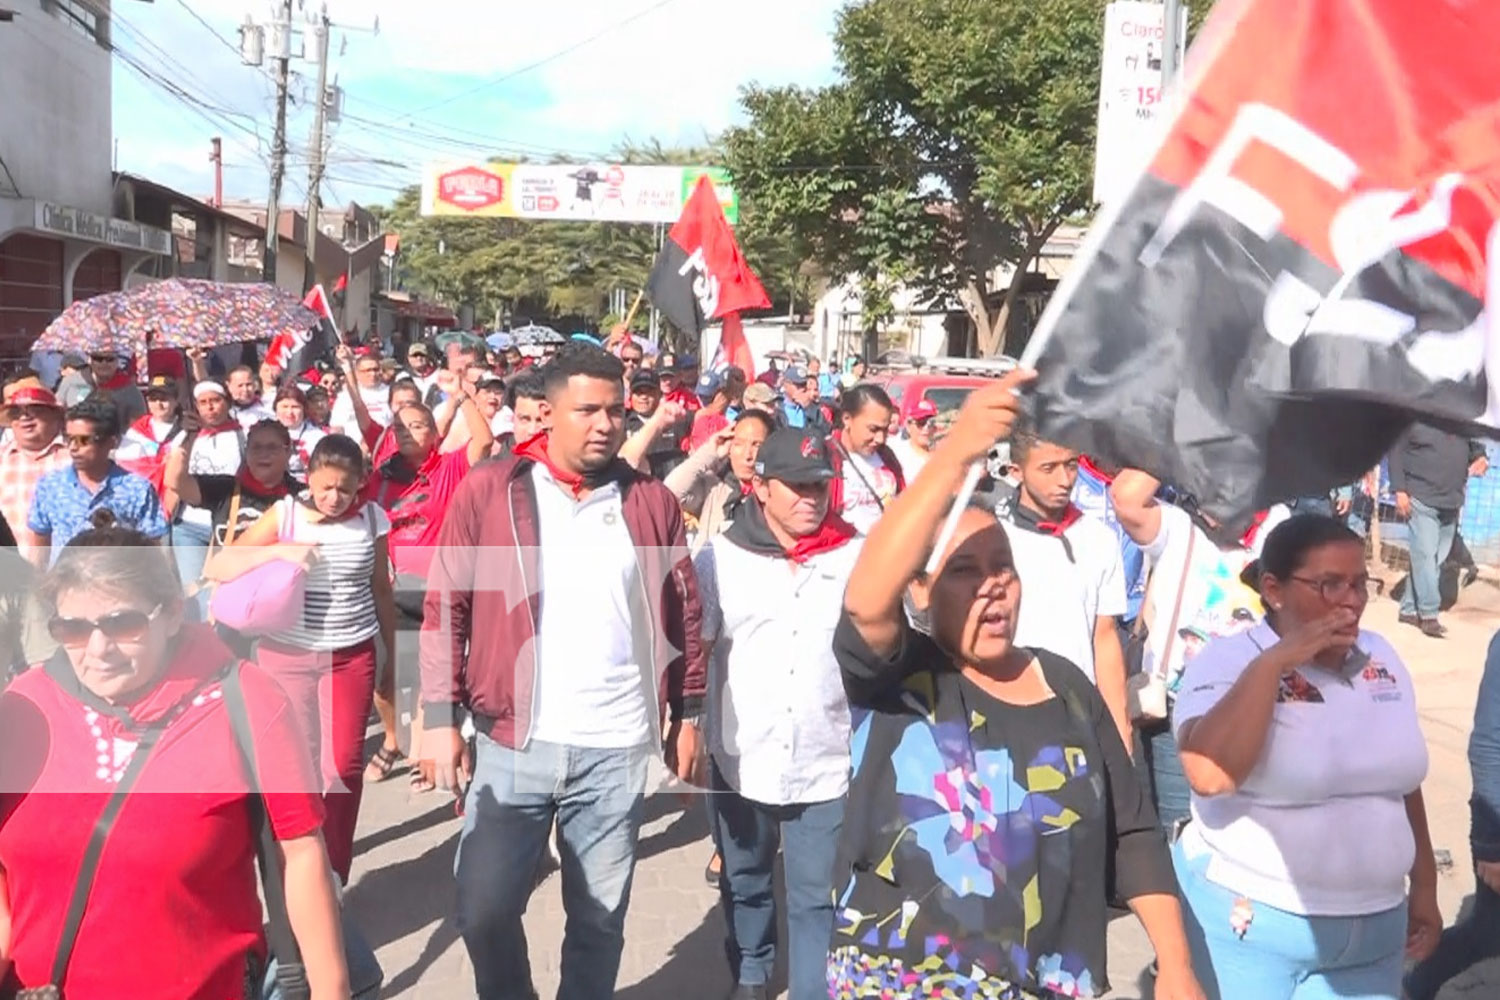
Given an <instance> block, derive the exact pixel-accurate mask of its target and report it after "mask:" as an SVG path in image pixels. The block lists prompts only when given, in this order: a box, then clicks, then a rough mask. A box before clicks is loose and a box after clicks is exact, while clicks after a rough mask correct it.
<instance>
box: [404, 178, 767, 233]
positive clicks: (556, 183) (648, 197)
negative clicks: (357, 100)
mask: <svg viewBox="0 0 1500 1000" xmlns="http://www.w3.org/2000/svg"><path fill="white" fill-rule="evenodd" d="M703 174H707V175H708V176H709V178H710V179H711V180H712V181H713V183H714V189H715V190H716V191H717V192H718V195H719V201H720V203H721V204H723V206H724V215H725V216H726V217H727V218H728V219H729V221H730V223H734V222H736V221H738V219H739V200H738V199H737V198H736V197H735V194H734V187H733V185H732V184H731V183H730V180H729V172H728V171H726V170H724V169H722V168H720V167H674V166H628V165H621V164H607V163H581V164H580V163H550V164H540V163H466V164H453V165H448V166H439V167H429V168H428V169H427V171H426V172H425V174H424V176H423V178H422V214H423V215H446V216H471V217H478V218H510V219H539V220H546V219H555V220H561V221H570V222H588V221H594V222H659V223H663V224H668V225H669V224H671V223H674V222H676V221H677V219H678V217H679V216H681V215H682V206H683V205H684V204H686V202H687V199H688V196H689V195H691V194H692V193H693V186H694V185H695V184H696V183H697V182H698V178H699V177H700V176H702V175H703Z"/></svg>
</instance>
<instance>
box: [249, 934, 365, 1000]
mask: <svg viewBox="0 0 1500 1000" xmlns="http://www.w3.org/2000/svg"><path fill="white" fill-rule="evenodd" d="M343 928H344V961H345V962H346V963H347V964H348V967H349V992H350V995H351V996H352V997H353V1000H377V998H378V997H379V996H380V987H381V986H382V985H383V984H384V983H385V970H384V969H382V968H381V967H380V960H379V959H378V958H376V957H375V950H374V949H373V948H371V947H370V942H369V941H368V940H366V938H365V935H364V932H363V931H361V930H360V929H359V927H358V925H356V924H355V923H354V922H353V921H351V920H350V919H349V915H348V914H347V913H344V914H343ZM261 997H262V998H263V1000H283V998H282V993H281V986H280V984H278V983H277V982H276V960H275V958H272V959H271V962H270V964H269V965H268V967H267V968H266V977H265V985H264V987H263V989H262V991H261Z"/></svg>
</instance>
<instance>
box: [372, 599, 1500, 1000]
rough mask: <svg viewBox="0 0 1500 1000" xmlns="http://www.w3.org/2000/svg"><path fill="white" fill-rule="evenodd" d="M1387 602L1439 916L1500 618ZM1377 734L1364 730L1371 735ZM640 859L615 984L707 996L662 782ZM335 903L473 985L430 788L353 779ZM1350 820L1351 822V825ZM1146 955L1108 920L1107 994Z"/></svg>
mask: <svg viewBox="0 0 1500 1000" xmlns="http://www.w3.org/2000/svg"><path fill="white" fill-rule="evenodd" d="M1395 618H1396V611H1395V605H1394V604H1393V603H1391V602H1390V601H1389V600H1381V599H1377V600H1375V601H1373V602H1372V603H1371V606H1370V612H1369V614H1368V616H1367V618H1366V625H1367V627H1371V628H1374V629H1376V630H1378V631H1381V632H1382V633H1383V634H1385V635H1386V636H1388V637H1389V638H1390V639H1391V640H1392V641H1393V642H1394V643H1395V644H1396V646H1397V648H1398V649H1399V650H1400V651H1401V653H1402V655H1403V656H1404V657H1405V658H1406V661H1407V663H1408V665H1409V666H1410V668H1411V670H1412V672H1413V674H1414V675H1415V677H1416V684H1417V691H1418V696H1419V698H1420V705H1421V709H1422V717H1423V723H1424V728H1425V730H1426V733H1427V739H1428V745H1429V747H1430V749H1431V760H1432V764H1431V772H1430V775H1429V778H1428V781H1427V785H1426V795H1427V807H1428V810H1429V813H1430V815H1431V820H1432V828H1433V839H1434V841H1435V842H1436V846H1437V847H1438V849H1439V850H1447V851H1449V852H1450V853H1451V855H1452V858H1453V865H1452V867H1451V868H1450V869H1449V870H1448V871H1447V872H1446V873H1444V875H1443V876H1442V879H1441V883H1440V896H1439V898H1440V901H1441V903H1442V906H1443V913H1444V915H1445V916H1446V917H1447V918H1448V919H1449V920H1450V921H1451V920H1452V919H1453V917H1454V916H1455V915H1456V914H1457V913H1458V912H1459V910H1460V908H1461V907H1462V906H1463V905H1464V903H1465V901H1466V900H1467V898H1468V896H1469V895H1470V892H1471V889H1472V884H1473V877H1472V874H1471V873H1470V860H1469V849H1468V823H1469V812H1468V797H1469V772H1468V765H1467V761H1466V758H1465V752H1466V743H1467V739H1468V734H1469V726H1470V719H1471V716H1472V713H1473V704H1474V695H1475V691H1476V689H1477V687H1478V683H1479V672H1480V667H1481V665H1482V662H1483V657H1484V651H1485V648H1486V647H1487V645H1488V643H1489V640H1490V636H1491V635H1492V634H1493V633H1494V631H1495V629H1496V627H1497V624H1500V590H1497V589H1495V588H1494V587H1493V586H1492V585H1490V584H1488V583H1485V582H1480V583H1477V584H1475V585H1474V586H1473V587H1471V588H1470V589H1469V591H1468V592H1467V593H1466V594H1465V596H1464V600H1463V602H1462V604H1461V606H1460V607H1459V608H1458V609H1456V610H1455V611H1454V612H1453V613H1452V614H1450V615H1449V616H1448V618H1447V623H1448V625H1449V627H1450V629H1451V635H1450V636H1449V638H1448V639H1447V640H1444V641H1434V640H1430V639H1427V638H1425V637H1424V636H1422V635H1420V634H1419V633H1417V632H1416V630H1414V629H1411V628H1403V627H1398V626H1397V624H1396V621H1395ZM1377 736H1378V734H1372V737H1377ZM646 812H647V822H646V825H645V828H644V830H643V831H642V837H641V840H642V842H641V850H640V857H641V861H640V864H639V865H638V866H637V868H636V880H635V890H634V896H633V900H632V905H631V908H630V916H629V920H628V923H627V926H626V945H625V956H624V963H623V965H622V968H621V970H620V979H619V990H618V992H617V996H618V997H620V998H622V1000H718V998H719V997H721V996H722V995H723V994H724V993H725V992H726V991H727V990H728V987H729V980H728V975H727V974H726V972H725V963H724V958H723V951H722V948H721V937H722V933H723V930H722V921H721V920H720V916H719V911H718V908H717V894H716V892H715V891H714V890H713V889H711V888H709V886H708V885H707V884H706V883H705V882H704V879H703V875H702V871H703V866H704V863H705V862H706V861H707V860H708V855H709V847H708V840H707V831H706V827H705V823H704V819H703V816H702V810H701V809H700V808H699V807H697V805H696V803H695V804H694V805H693V807H692V808H684V805H683V803H682V802H681V801H680V800H679V798H678V796H677V795H676V794H674V793H670V792H661V793H658V794H654V795H652V796H651V798H650V799H649V801H648V803H647V810H646ZM361 819H362V822H361V825H360V839H359V842H358V843H357V844H356V851H357V852H358V853H359V857H358V858H357V859H356V862H355V867H354V876H353V882H352V884H351V888H350V890H349V893H348V906H349V907H350V909H351V911H352V913H353V914H354V917H355V919H356V920H357V921H358V922H359V924H360V925H361V927H363V929H364V930H365V932H366V933H367V935H368V936H369V937H370V939H371V941H372V943H373V944H375V945H376V948H377V951H378V953H379V955H380V960H381V963H382V964H383V965H384V967H385V970H386V982H387V990H386V994H385V995H386V996H388V997H403V998H413V1000H416V998H423V1000H425V998H432V1000H463V998H466V997H472V996H473V995H474V987H473V979H472V976H471V973H470V970H469V966H468V958H467V955H466V954H465V952H464V948H463V944H462V942H460V941H459V940H458V935H457V931H456V930H455V928H454V926H453V922H452V913H453V877H452V869H453V855H454V849H455V847H456V845H457V842H458V820H457V819H456V818H455V817H454V814H453V810H452V806H451V804H450V803H449V802H448V801H447V800H445V799H444V798H442V797H440V796H438V795H425V796H419V797H416V798H413V797H412V796H411V795H410V794H409V793H408V792H407V788H406V783H405V781H404V780H399V779H393V780H392V781H391V782H389V783H387V784H384V785H378V786H375V787H372V788H370V789H368V790H367V791H366V795H365V804H364V810H363V815H362V817H361ZM1353 835H1357V832H1355V831H1351V836H1353ZM558 881H559V880H558V876H557V875H555V874H554V875H552V876H551V877H550V878H548V879H547V881H546V883H545V884H544V885H542V886H541V888H540V889H538V890H537V892H536V894H535V896H534V897H533V898H532V902H531V909H530V911H529V913H528V914H527V916H526V929H527V933H528V935H529V939H530V946H531V960H532V968H533V974H534V976H535V979H536V985H537V988H538V989H539V990H540V991H541V994H542V996H543V997H544V998H545V1000H551V998H552V997H553V996H554V995H555V993H556V990H557V971H558V949H559V946H560V943H561V940H562V928H563V910H562V902H561V899H560V896H559V887H558ZM1149 961H1150V950H1149V948H1148V946H1147V943H1146V940H1145V935H1144V934H1143V933H1142V932H1141V930H1140V927H1139V925H1138V924H1137V923H1136V922H1135V921H1134V919H1133V918H1130V917H1128V916H1126V917H1121V918H1119V919H1117V920H1115V921H1114V923H1113V925H1112V926H1111V928H1110V974H1111V978H1112V979H1113V981H1114V984H1115V990H1114V992H1112V993H1111V994H1110V997H1111V998H1114V1000H1125V998H1142V1000H1144V998H1148V997H1149V996H1150V988H1149V981H1147V980H1145V978H1144V976H1143V972H1144V969H1145V967H1146V965H1147V963H1148V962H1149ZM1482 971H1487V972H1490V973H1491V974H1492V975H1491V977H1490V978H1485V977H1484V976H1483V975H1480V976H1472V977H1470V979H1471V980H1472V981H1466V982H1464V983H1458V982H1455V983H1453V984H1450V987H1449V990H1448V991H1447V992H1446V993H1445V994H1444V998H1443V1000H1459V998H1464V1000H1479V998H1480V997H1486V998H1492V997H1495V996H1500V971H1497V970H1482Z"/></svg>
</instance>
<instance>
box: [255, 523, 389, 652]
mask: <svg viewBox="0 0 1500 1000" xmlns="http://www.w3.org/2000/svg"><path fill="white" fill-rule="evenodd" d="M276 506H277V514H278V516H279V517H280V519H281V520H280V524H281V538H282V540H283V541H287V542H293V543H300V544H316V545H317V546H318V555H317V558H316V559H315V560H314V561H313V564H312V568H311V569H309V570H308V573H307V599H306V601H305V602H304V603H303V606H302V621H301V622H299V623H298V624H297V625H296V626H294V627H293V628H290V629H287V630H286V631H284V632H280V633H277V634H276V635H274V636H272V637H271V638H273V639H274V640H276V641H277V642H284V643H287V644H288V645H292V646H297V647H300V648H302V649H314V650H319V651H331V650H336V649H345V648H347V647H349V646H356V645H358V644H360V643H362V642H364V641H365V640H366V639H371V638H373V637H375V636H376V635H377V634H379V632H380V621H379V619H378V618H377V616H376V614H375V594H374V592H373V591H372V590H371V589H370V580H371V576H372V574H373V572H374V569H375V540H376V539H377V538H382V537H384V536H387V535H389V534H390V532H391V522H390V520H389V519H388V518H387V517H386V515H385V511H383V510H381V509H380V508H379V507H378V506H377V505H375V504H373V503H367V504H365V505H364V509H363V510H361V511H360V512H359V513H358V514H355V515H353V516H350V517H346V518H343V519H341V520H338V521H322V520H317V521H314V520H310V517H312V516H315V514H316V512H315V511H313V510H311V509H310V508H308V506H307V505H306V504H305V503H303V502H301V501H300V500H299V499H298V498H297V497H290V496H288V497H283V498H282V499H281V500H280V501H278V503H277V505H276ZM382 571H385V570H382Z"/></svg>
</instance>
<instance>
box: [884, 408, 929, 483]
mask: <svg viewBox="0 0 1500 1000" xmlns="http://www.w3.org/2000/svg"><path fill="white" fill-rule="evenodd" d="M937 415H938V408H937V404H935V403H933V401H932V400H930V399H923V400H919V401H918V402H917V405H916V406H914V407H912V411H911V413H910V414H909V415H908V416H907V418H906V426H905V428H904V433H903V434H902V435H901V436H900V437H898V438H896V439H894V440H893V441H891V442H890V446H891V451H892V452H894V453H895V455H896V460H897V461H899V462H900V463H901V471H902V473H903V474H904V475H905V476H906V481H907V482H911V481H912V480H913V479H916V478H917V473H919V472H921V471H922V466H924V465H926V464H927V460H928V459H929V458H931V457H932V445H933V425H934V423H935V422H936V421H937Z"/></svg>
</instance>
